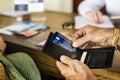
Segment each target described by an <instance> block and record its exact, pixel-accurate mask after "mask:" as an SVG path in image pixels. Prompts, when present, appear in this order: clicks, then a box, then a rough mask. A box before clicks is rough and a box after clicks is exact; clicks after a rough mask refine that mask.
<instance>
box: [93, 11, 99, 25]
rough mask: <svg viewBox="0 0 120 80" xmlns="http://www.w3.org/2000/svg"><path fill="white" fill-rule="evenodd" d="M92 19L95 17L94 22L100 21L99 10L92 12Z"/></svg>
mask: <svg viewBox="0 0 120 80" xmlns="http://www.w3.org/2000/svg"><path fill="white" fill-rule="evenodd" d="M92 19H93V22H94V23H95V24H98V23H99V18H98V15H97V12H96V11H95V12H93V14H92Z"/></svg>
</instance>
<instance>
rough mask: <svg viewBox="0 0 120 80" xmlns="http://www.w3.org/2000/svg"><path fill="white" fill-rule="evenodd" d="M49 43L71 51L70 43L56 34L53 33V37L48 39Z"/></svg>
mask: <svg viewBox="0 0 120 80" xmlns="http://www.w3.org/2000/svg"><path fill="white" fill-rule="evenodd" d="M50 42H52V43H54V44H56V45H58V46H60V47H62V48H65V49H67V50H69V51H71V52H72V51H73V47H72V44H71V41H69V40H68V39H67V38H66V37H64V36H63V35H61V34H59V33H58V32H55V33H54V35H53V36H52V37H51V39H50Z"/></svg>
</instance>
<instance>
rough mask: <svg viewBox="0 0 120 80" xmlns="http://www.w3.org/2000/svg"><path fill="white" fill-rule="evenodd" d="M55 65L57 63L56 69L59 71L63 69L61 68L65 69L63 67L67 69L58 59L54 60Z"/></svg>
mask: <svg viewBox="0 0 120 80" xmlns="http://www.w3.org/2000/svg"><path fill="white" fill-rule="evenodd" d="M56 65H57V67H58V69H59V70H60V71H63V70H65V69H67V67H68V66H67V65H65V64H63V63H61V62H59V61H56Z"/></svg>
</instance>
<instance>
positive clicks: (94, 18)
mask: <svg viewBox="0 0 120 80" xmlns="http://www.w3.org/2000/svg"><path fill="white" fill-rule="evenodd" d="M86 15H87V17H88V19H89V21H90V22H92V23H94V24H98V23H103V19H102V13H101V12H100V11H88V12H87V13H86Z"/></svg>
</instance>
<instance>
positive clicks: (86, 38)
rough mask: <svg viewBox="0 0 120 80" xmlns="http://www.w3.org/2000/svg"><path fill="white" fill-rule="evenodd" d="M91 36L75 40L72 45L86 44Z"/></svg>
mask: <svg viewBox="0 0 120 80" xmlns="http://www.w3.org/2000/svg"><path fill="white" fill-rule="evenodd" d="M88 39H89V38H88V37H87V36H83V37H81V38H79V39H77V40H75V41H73V43H72V45H73V47H80V46H82V45H84V44H86V43H87V42H88V41H89V40H88Z"/></svg>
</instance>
